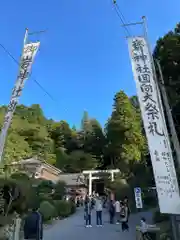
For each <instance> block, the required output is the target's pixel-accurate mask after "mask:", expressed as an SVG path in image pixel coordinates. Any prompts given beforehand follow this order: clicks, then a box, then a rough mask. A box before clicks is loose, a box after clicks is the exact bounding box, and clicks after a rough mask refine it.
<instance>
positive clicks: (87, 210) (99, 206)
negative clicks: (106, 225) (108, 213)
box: [84, 194, 103, 227]
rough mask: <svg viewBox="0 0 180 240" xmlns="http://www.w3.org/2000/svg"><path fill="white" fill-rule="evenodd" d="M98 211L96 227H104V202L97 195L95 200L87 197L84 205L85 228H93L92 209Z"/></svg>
mask: <svg viewBox="0 0 180 240" xmlns="http://www.w3.org/2000/svg"><path fill="white" fill-rule="evenodd" d="M93 208H95V210H96V225H97V226H99V227H102V210H103V201H102V199H101V198H100V197H99V195H98V194H97V195H96V197H95V198H90V197H88V196H87V197H86V199H85V203H84V219H85V226H86V227H92V225H91V212H92V209H93Z"/></svg>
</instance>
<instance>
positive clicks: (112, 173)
mask: <svg viewBox="0 0 180 240" xmlns="http://www.w3.org/2000/svg"><path fill="white" fill-rule="evenodd" d="M111 181H112V182H114V172H113V171H112V172H111Z"/></svg>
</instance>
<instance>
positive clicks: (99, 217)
mask: <svg viewBox="0 0 180 240" xmlns="http://www.w3.org/2000/svg"><path fill="white" fill-rule="evenodd" d="M95 209H96V225H97V226H100V227H102V209H103V203H102V200H101V199H100V197H99V195H97V197H96V200H95Z"/></svg>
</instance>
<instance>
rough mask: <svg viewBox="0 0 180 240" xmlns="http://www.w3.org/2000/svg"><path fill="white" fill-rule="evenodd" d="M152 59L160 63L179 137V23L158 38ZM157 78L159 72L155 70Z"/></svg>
mask: <svg viewBox="0 0 180 240" xmlns="http://www.w3.org/2000/svg"><path fill="white" fill-rule="evenodd" d="M153 57H154V59H157V60H158V61H159V63H160V65H161V68H162V73H163V78H164V84H165V88H166V92H167V95H168V98H169V103H170V106H171V109H172V115H173V118H174V121H175V125H176V130H177V133H178V137H179V139H180V127H179V126H180V115H179V108H180V24H177V26H176V27H175V29H174V30H173V31H170V32H168V33H167V34H166V35H165V36H164V37H162V38H160V39H159V40H158V41H157V43H156V47H155V49H154V53H153ZM157 76H158V79H159V72H158V70H157Z"/></svg>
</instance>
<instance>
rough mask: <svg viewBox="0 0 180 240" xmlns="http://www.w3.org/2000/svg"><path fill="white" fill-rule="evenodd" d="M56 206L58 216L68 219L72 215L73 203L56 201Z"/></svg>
mask: <svg viewBox="0 0 180 240" xmlns="http://www.w3.org/2000/svg"><path fill="white" fill-rule="evenodd" d="M54 205H55V208H56V211H57V213H58V216H60V217H68V216H69V215H70V214H71V213H72V203H71V202H68V201H64V200H55V201H54Z"/></svg>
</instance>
